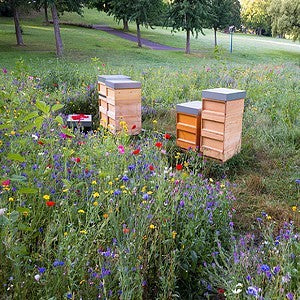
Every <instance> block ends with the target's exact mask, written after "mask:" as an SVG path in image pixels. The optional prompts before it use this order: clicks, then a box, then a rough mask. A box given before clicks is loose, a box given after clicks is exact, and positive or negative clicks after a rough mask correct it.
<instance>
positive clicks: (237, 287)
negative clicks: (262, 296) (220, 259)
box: [232, 283, 243, 295]
mask: <svg viewBox="0 0 300 300" xmlns="http://www.w3.org/2000/svg"><path fill="white" fill-rule="evenodd" d="M242 287H243V284H242V283H238V284H237V285H236V286H235V289H234V290H232V292H233V293H234V294H236V295H237V294H240V293H241V292H242V291H243V290H242Z"/></svg>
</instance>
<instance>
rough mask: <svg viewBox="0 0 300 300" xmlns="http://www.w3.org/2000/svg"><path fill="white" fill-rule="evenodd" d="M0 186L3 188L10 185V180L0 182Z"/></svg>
mask: <svg viewBox="0 0 300 300" xmlns="http://www.w3.org/2000/svg"><path fill="white" fill-rule="evenodd" d="M2 185H3V186H9V185H10V180H9V179H6V180H4V181H2Z"/></svg>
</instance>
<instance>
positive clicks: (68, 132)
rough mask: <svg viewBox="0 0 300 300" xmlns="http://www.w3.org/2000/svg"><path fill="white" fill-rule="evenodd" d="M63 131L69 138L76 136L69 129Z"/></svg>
mask: <svg viewBox="0 0 300 300" xmlns="http://www.w3.org/2000/svg"><path fill="white" fill-rule="evenodd" d="M61 131H62V133H64V134H67V135H69V136H72V137H75V135H74V134H73V133H72V132H71V130H70V129H69V128H62V129H61Z"/></svg>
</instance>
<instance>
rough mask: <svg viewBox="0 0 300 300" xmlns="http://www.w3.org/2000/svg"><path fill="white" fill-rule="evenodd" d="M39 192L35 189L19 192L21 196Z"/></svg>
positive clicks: (24, 189)
mask: <svg viewBox="0 0 300 300" xmlns="http://www.w3.org/2000/svg"><path fill="white" fill-rule="evenodd" d="M37 192H38V189H34V188H21V189H20V190H19V193H20V194H36V193H37Z"/></svg>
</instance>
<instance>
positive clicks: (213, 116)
mask: <svg viewBox="0 0 300 300" xmlns="http://www.w3.org/2000/svg"><path fill="white" fill-rule="evenodd" d="M245 97H246V91H243V90H234V89H225V88H217V89H209V90H204V91H202V98H203V99H202V103H203V106H202V113H201V137H200V151H201V152H202V153H203V155H204V156H208V157H212V158H215V159H218V160H221V161H223V162H225V161H226V160H228V159H229V158H231V157H232V156H234V155H235V154H236V153H238V152H239V151H240V149H241V139H242V122H243V112H244V99H245Z"/></svg>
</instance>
